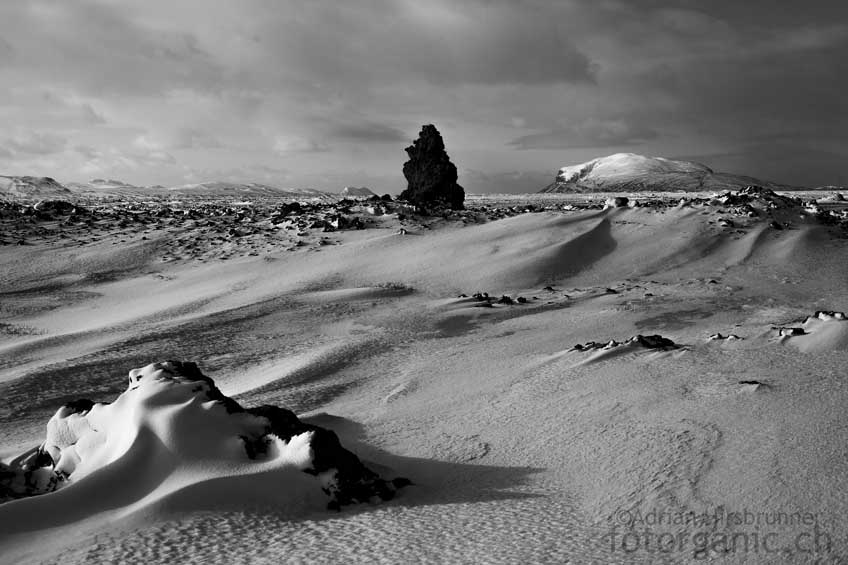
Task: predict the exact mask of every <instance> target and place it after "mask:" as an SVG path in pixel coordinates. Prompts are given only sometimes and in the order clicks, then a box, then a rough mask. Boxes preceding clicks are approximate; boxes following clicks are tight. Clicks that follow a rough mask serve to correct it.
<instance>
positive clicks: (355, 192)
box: [339, 186, 377, 198]
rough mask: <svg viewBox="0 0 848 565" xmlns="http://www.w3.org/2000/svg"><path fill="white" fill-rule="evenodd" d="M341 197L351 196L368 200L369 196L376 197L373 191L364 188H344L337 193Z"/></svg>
mask: <svg viewBox="0 0 848 565" xmlns="http://www.w3.org/2000/svg"><path fill="white" fill-rule="evenodd" d="M339 194H341V195H342V196H353V197H360V198H370V197H371V196H377V195H376V194H375V193H374V191H372V190H371V189H370V188H368V187H366V186H359V187H357V186H346V187H344V188H343V189H342V190H341V192H340V193H339Z"/></svg>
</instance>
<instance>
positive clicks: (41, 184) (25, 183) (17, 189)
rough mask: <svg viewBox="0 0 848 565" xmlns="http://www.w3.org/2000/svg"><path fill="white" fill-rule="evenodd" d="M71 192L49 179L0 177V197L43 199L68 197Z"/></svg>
mask: <svg viewBox="0 0 848 565" xmlns="http://www.w3.org/2000/svg"><path fill="white" fill-rule="evenodd" d="M71 194H72V192H71V191H70V190H69V189H68V188H66V187H65V186H63V185H61V184H59V183H58V182H57V181H56V180H55V179H52V178H50V177H29V176H21V177H16V176H5V175H0V196H10V197H19V198H21V197H22V198H44V197H62V196H69V195H71Z"/></svg>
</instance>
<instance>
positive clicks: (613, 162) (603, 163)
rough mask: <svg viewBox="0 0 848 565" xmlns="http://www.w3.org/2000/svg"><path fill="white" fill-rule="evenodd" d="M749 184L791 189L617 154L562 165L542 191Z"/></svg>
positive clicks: (720, 187) (719, 187)
mask: <svg viewBox="0 0 848 565" xmlns="http://www.w3.org/2000/svg"><path fill="white" fill-rule="evenodd" d="M748 185H762V186H767V187H769V188H773V189H775V190H777V189H782V190H785V189H788V188H790V187H787V186H784V185H778V184H774V183H769V182H763V181H760V180H757V179H755V178H752V177H746V176H741V175H732V174H727V173H717V172H715V171H713V170H712V169H710V168H709V167H707V166H706V165H702V164H700V163H694V162H691V161H676V160H673V159H666V158H663V157H646V156H644V155H636V154H635V153H616V154H615V155H609V156H607V157H600V158H597V159H592V160H591V161H587V162H586V163H581V164H579V165H569V166H567V167H562V168H561V169H560V170H559V172H558V173H557V176H556V179H555V180H554V182H553V183H552V184H550V185H548V186H547V187H545V188H544V189H542V190H541V191H540V192H577V193H580V192H639V191H655V192H699V191H708V190H737V189H739V188H741V187H744V186H748Z"/></svg>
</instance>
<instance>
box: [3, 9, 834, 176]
mask: <svg viewBox="0 0 848 565" xmlns="http://www.w3.org/2000/svg"><path fill="white" fill-rule="evenodd" d="M846 53H848V2H824V1H818V0H808V1H806V2H797V1H780V0H746V1H744V2H740V1H739V0H711V1H709V2H707V1H697V2H696V1H694V0H639V1H635V0H631V1H624V0H570V1H569V0H563V1H553V0H549V1H541V0H414V1H413V0H350V1H346V2H341V1H339V0H308V1H302V0H239V1H238V2H233V1H230V0H226V1H224V0H180V1H178V2H175V1H173V0H167V1H163V0H144V1H137V2H136V1H132V2H131V1H126V2H118V1H113V0H75V1H73V2H71V1H65V0H57V1H42V0H32V1H4V2H2V3H0V174H6V175H25V174H27V175H37V176H51V177H54V178H56V179H58V180H60V181H85V180H89V179H93V178H114V179H119V180H122V181H125V182H129V183H132V184H137V185H150V184H163V185H168V186H173V185H181V184H187V183H194V182H201V181H211V180H226V181H234V182H260V183H267V184H272V185H276V186H280V187H286V188H317V189H320V190H328V191H332V192H336V191H339V190H341V188H343V187H344V186H368V187H370V188H372V189H373V190H375V191H376V192H379V193H383V192H390V193H398V192H400V191H401V190H403V189H404V188H405V187H406V181H405V179H404V178H403V174H402V167H403V163H404V161H405V160H406V158H407V156H406V153H405V152H404V148H405V147H406V146H408V145H409V144H410V143H411V142H412V140H413V139H414V138H415V137H417V135H418V132H419V131H420V129H421V126H422V125H423V124H429V123H432V124H435V125H436V127H437V128H438V129H439V130H440V131H441V133H442V135H443V137H444V140H445V145H446V149H447V151H448V154H449V155H450V157H451V159H452V161H453V162H454V163H455V164H456V165H457V168H458V171H459V182H460V184H462V185H463V186H464V187H465V188H466V191H467V192H471V193H485V192H531V191H536V190H539V189H540V188H542V187H543V186H545V185H546V184H548V183H550V182H552V181H553V178H554V176H555V174H556V171H557V169H559V168H560V167H562V166H566V165H571V164H575V163H580V162H583V161H587V160H589V159H592V158H595V157H599V156H603V155H609V154H612V153H619V152H632V153H639V154H643V155H651V156H664V157H671V158H684V159H688V160H694V161H698V162H701V163H704V164H706V165H708V166H710V167H712V168H713V169H714V170H717V171H723V172H733V173H739V174H747V175H751V176H755V177H759V178H762V179H764V180H772V181H777V182H784V183H788V184H796V185H801V186H820V185H831V184H835V185H848V136H846V133H845V132H846V131H848V95H846V92H848V57H846V56H845V54H846Z"/></svg>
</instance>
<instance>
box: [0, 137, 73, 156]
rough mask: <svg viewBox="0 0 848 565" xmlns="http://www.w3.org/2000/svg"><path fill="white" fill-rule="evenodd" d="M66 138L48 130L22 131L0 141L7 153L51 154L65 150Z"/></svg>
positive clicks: (14, 154) (0, 145) (17, 154)
mask: <svg viewBox="0 0 848 565" xmlns="http://www.w3.org/2000/svg"><path fill="white" fill-rule="evenodd" d="M67 142H68V140H67V139H65V138H64V137H62V136H61V135H56V134H54V133H50V132H40V131H24V132H21V133H19V134H18V135H14V136H12V137H10V138H7V139H5V140H2V141H0V147H2V148H3V149H4V150H5V152H6V153H7V154H9V155H13V156H19V155H51V154H53V153H60V152H62V151H64V150H65V147H66V145H67Z"/></svg>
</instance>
